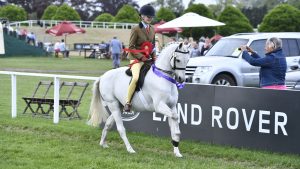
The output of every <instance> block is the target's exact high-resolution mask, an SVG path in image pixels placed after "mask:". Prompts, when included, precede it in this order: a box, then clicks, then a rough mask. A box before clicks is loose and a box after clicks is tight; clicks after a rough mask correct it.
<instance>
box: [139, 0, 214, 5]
mask: <svg viewBox="0 0 300 169" xmlns="http://www.w3.org/2000/svg"><path fill="white" fill-rule="evenodd" d="M153 1H155V0H137V3H138V4H139V5H140V6H143V5H145V4H148V3H150V2H153ZM189 2H190V0H183V4H184V6H185V7H187V5H188V4H189ZM195 3H203V4H215V0H196V1H195Z"/></svg>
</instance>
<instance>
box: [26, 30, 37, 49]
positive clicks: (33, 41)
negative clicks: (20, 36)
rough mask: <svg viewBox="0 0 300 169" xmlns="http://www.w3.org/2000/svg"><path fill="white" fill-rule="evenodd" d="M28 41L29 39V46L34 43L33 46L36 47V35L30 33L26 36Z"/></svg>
mask: <svg viewBox="0 0 300 169" xmlns="http://www.w3.org/2000/svg"><path fill="white" fill-rule="evenodd" d="M26 39H27V43H28V44H30V42H32V45H33V46H35V40H36V37H35V34H34V33H33V32H29V33H28V34H27V36H26Z"/></svg>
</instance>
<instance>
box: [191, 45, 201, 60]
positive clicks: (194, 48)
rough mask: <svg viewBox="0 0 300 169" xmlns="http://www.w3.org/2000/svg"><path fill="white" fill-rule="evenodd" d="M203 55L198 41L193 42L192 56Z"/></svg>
mask: <svg viewBox="0 0 300 169" xmlns="http://www.w3.org/2000/svg"><path fill="white" fill-rule="evenodd" d="M200 55H201V52H200V50H199V48H198V44H197V43H196V42H193V43H192V49H191V58H192V57H197V56H200Z"/></svg>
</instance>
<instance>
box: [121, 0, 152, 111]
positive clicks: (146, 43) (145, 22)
mask: <svg viewBox="0 0 300 169" xmlns="http://www.w3.org/2000/svg"><path fill="white" fill-rule="evenodd" d="M139 15H140V18H141V22H140V23H139V24H138V25H137V26H135V27H133V28H132V30H131V34H130V40H129V51H128V54H129V59H130V65H131V71H132V80H131V82H130V84H129V87H128V91H127V98H126V104H125V105H124V111H125V112H130V111H131V99H132V97H133V94H134V91H135V88H136V84H137V81H138V79H139V74H140V69H141V67H142V65H143V64H144V62H145V61H147V60H148V59H150V57H151V58H152V59H155V52H153V50H152V49H154V47H153V46H154V45H153V43H154V38H155V32H154V27H153V26H152V25H151V22H152V20H153V18H154V16H155V10H154V8H153V7H152V6H151V5H149V4H148V5H144V6H142V7H141V9H140V11H139ZM137 51H139V52H137Z"/></svg>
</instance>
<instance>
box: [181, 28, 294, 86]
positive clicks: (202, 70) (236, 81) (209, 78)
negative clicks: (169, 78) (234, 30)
mask: <svg viewBox="0 0 300 169" xmlns="http://www.w3.org/2000/svg"><path fill="white" fill-rule="evenodd" d="M270 37H278V38H280V39H281V40H282V42H283V51H284V53H285V54H286V60H287V65H288V70H287V72H292V71H293V72H294V71H296V70H295V67H299V61H300V33H296V32H288V33H287V32H281V33H239V34H235V35H231V36H228V37H223V38H222V39H220V40H219V41H218V42H217V43H216V44H215V45H214V46H213V47H212V48H211V49H210V50H209V51H208V52H207V53H206V54H205V56H201V57H195V58H191V59H190V60H189V62H188V64H187V67H186V79H187V82H190V83H202V84H215V85H227V86H248V87H257V86H258V85H259V69H260V68H259V67H255V66H251V65H250V64H249V63H247V62H246V61H245V60H243V59H242V52H241V50H239V49H238V48H239V47H240V46H241V45H247V46H250V47H251V48H252V49H254V50H255V51H256V52H257V53H258V54H259V55H260V56H265V50H264V46H265V43H266V40H267V39H268V38H270ZM296 69H297V68H296ZM287 74H288V73H287ZM294 74H295V73H294ZM287 76H290V75H287ZM291 77H294V76H291ZM294 78H295V79H291V78H288V80H289V81H291V80H292V81H291V82H296V81H297V80H299V78H300V77H294ZM296 78H298V79H296Z"/></svg>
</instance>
